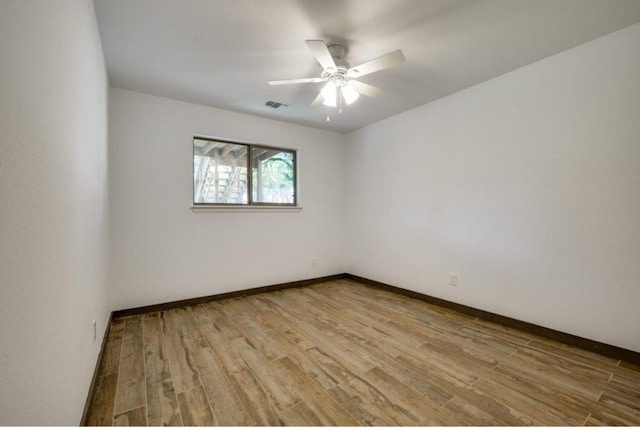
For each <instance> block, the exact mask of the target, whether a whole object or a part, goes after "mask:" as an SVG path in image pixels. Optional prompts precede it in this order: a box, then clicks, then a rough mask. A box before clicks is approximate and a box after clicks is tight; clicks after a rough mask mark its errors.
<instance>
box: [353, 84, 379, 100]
mask: <svg viewBox="0 0 640 427" xmlns="http://www.w3.org/2000/svg"><path fill="white" fill-rule="evenodd" d="M347 84H348V85H349V86H351V87H352V88H353V89H354V90H355V91H356V92H358V93H359V94H362V95H365V96H368V97H369V98H380V97H381V96H382V93H383V90H382V89H378V88H377V87H375V86H371V85H368V84H366V83H362V82H359V81H358V80H349V83H347Z"/></svg>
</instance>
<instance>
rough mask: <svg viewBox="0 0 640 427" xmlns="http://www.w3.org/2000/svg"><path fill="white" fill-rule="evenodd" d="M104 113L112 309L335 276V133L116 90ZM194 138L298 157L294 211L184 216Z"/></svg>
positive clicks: (338, 176)
mask: <svg viewBox="0 0 640 427" xmlns="http://www.w3.org/2000/svg"><path fill="white" fill-rule="evenodd" d="M109 111H110V116H109V120H110V125H109V128H110V129H109V150H110V151H109V153H110V174H109V176H110V190H111V199H110V200H111V205H110V219H111V221H112V223H111V230H112V265H111V271H112V273H113V275H112V278H113V284H114V289H113V291H114V292H113V293H112V297H113V307H114V309H122V308H129V307H137V306H143V305H149V304H155V303H162V302H167V301H175V300H179V299H183V298H193V297H197V296H205V295H212V294H219V293H223V292H229V291H236V290H240V289H246V288H252V287H258V286H264V285H271V284H277V283H283V282H289V281H295V280H301V279H309V278H315V277H322V276H326V275H331V274H337V273H343V272H344V269H345V267H344V257H343V252H342V248H343V237H342V236H343V229H342V222H343V211H342V209H343V206H344V203H343V179H344V172H343V171H344V165H343V162H342V150H343V144H342V143H343V136H342V135H340V134H337V133H332V132H327V131H321V130H317V129H311V128H306V127H302V126H296V125H291V124H286V123H282V122H277V121H273V120H268V119H262V118H257V117H253V116H248V115H244V114H239V113H234V112H229V111H224V110H219V109H214V108H209V107H204V106H198V105H194V104H188V103H184V102H178V101H173V100H169V99H166V98H159V97H154V96H149V95H144V94H141V93H136V92H131V91H126V90H122V89H113V88H112V89H111V91H110V109H109ZM194 134H201V135H209V136H218V137H224V138H231V139H237V140H243V141H247V142H253V143H259V144H266V145H274V146H280V147H285V148H294V149H297V150H298V163H299V183H300V185H299V187H300V202H301V203H300V204H301V205H302V206H303V209H302V211H300V212H233V213H194V212H192V211H191V210H190V206H191V204H192V186H193V182H192V180H193V172H192V170H193V169H192V168H193V159H192V155H193V154H192V153H193V152H192V138H193V135H194ZM312 257H316V258H317V266H316V267H311V258H312Z"/></svg>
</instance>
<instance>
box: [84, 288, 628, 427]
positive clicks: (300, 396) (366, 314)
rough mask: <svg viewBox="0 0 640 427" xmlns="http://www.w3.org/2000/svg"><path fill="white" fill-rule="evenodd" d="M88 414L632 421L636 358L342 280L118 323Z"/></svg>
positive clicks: (220, 420)
mask: <svg viewBox="0 0 640 427" xmlns="http://www.w3.org/2000/svg"><path fill="white" fill-rule="evenodd" d="M88 423H89V424H99V425H108V424H117V425H126V424H130V425H133V424H135V425H147V424H148V425H212V424H217V425H221V424H224V425H256V424H259V425H264V424H269V425H277V424H288V425H309V424H312V425H336V424H337V425H356V424H358V425H363V424H386V425H418V424H419V425H426V424H431V425H434V424H437V425H468V424H472V425H505V424H508V425H523V424H538V425H541V424H546V425H603V424H608V425H611V424H626V425H630V424H636V425H637V424H640V368H638V367H636V366H633V365H628V364H625V363H624V362H623V363H621V362H620V361H619V360H613V359H609V358H606V357H604V356H600V355H597V354H594V353H590V352H587V351H583V350H580V349H576V348H572V347H569V346H566V345H563V344H560V343H556V342H553V341H549V340H545V339H542V338H539V337H536V336H534V335H529V334H527V333H523V332H520V331H516V330H512V329H509V328H506V327H502V326H498V325H496V324H492V323H489V322H485V321H482V320H479V319H475V318H473V317H469V316H465V315H461V314H459V313H457V312H453V311H449V310H446V309H443V308H440V307H437V306H433V305H429V304H426V303H424V302H422V301H418V300H414V299H411V298H407V297H404V296H400V295H397V294H393V293H390V292H386V291H383V290H379V289H376V288H372V287H368V286H364V285H361V284H359V283H356V282H352V281H348V280H338V281H333V282H327V283H322V284H318V285H313V286H308V287H304V288H296V289H289V290H286V291H278V292H272V293H265V294H260V295H254V296H249V297H242V298H234V299H228V300H223V301H218V302H212V303H207V304H202V305H198V306H193V307H187V308H182V309H175V310H168V311H163V312H158V313H152V314H145V315H140V316H131V317H126V318H119V319H116V320H114V321H113V323H112V327H111V331H110V333H109V336H108V341H107V346H106V349H105V357H104V359H103V363H102V366H101V367H100V370H99V376H98V381H97V387H96V393H95V395H94V396H93V399H92V404H91V408H90V412H89V418H88Z"/></svg>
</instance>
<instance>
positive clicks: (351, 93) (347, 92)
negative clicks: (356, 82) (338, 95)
mask: <svg viewBox="0 0 640 427" xmlns="http://www.w3.org/2000/svg"><path fill="white" fill-rule="evenodd" d="M342 96H343V97H344V102H346V103H347V105H351V104H353V103H354V102H356V100H357V99H358V98H359V97H360V94H359V93H358V92H356V91H355V89H353V88H352V87H351V86H349V84H345V85H343V86H342Z"/></svg>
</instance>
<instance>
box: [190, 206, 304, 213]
mask: <svg viewBox="0 0 640 427" xmlns="http://www.w3.org/2000/svg"><path fill="white" fill-rule="evenodd" d="M301 210H302V206H191V211H192V212H195V213H206V212H300V211H301Z"/></svg>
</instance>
